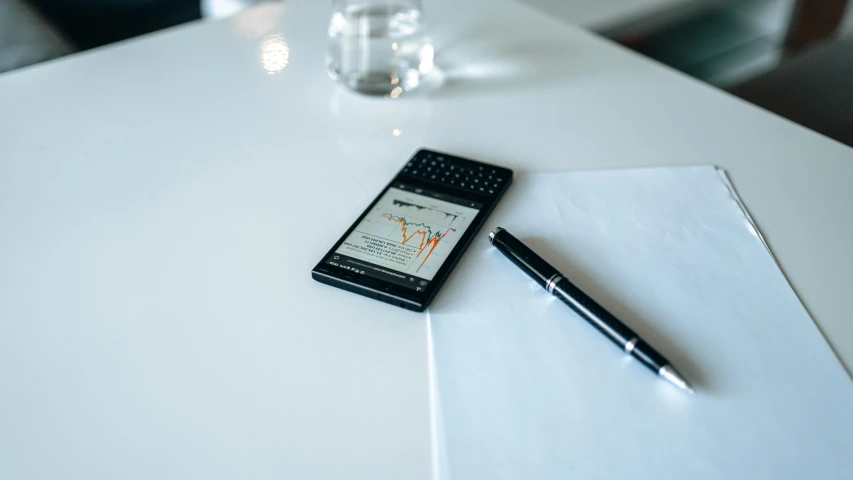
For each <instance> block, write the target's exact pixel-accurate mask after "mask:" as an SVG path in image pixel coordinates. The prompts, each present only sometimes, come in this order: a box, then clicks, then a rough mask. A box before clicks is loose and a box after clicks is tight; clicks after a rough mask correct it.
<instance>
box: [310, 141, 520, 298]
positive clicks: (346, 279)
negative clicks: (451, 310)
mask: <svg viewBox="0 0 853 480" xmlns="http://www.w3.org/2000/svg"><path fill="white" fill-rule="evenodd" d="M511 179H512V172H511V171H510V170H507V169H505V168H501V167H496V166H494V165H488V164H484V163H480V162H473V161H471V160H466V159H461V158H458V157H453V156H451V155H447V154H442V153H439V152H433V151H429V150H421V151H419V152H418V153H417V154H415V156H414V157H413V158H412V159H411V160H410V161H409V162H408V163H407V164H406V165H405V166H404V167H403V170H402V171H401V172H400V173H399V174H398V175H397V177H395V178H394V179H393V180H392V182H391V183H390V184H389V185H388V186H387V187H386V188H385V189H384V190H383V191H382V193H381V194H380V195H379V196H378V197H377V199H376V200H374V202H373V203H372V204H371V205H370V206H369V207H368V209H367V210H366V211H365V212H364V213H363V214H362V215H361V216H360V217H359V219H358V220H357V221H356V222H355V223H354V224H353V225H352V226H351V227H350V228H349V230H348V231H347V232H346V233H345V234H344V236H343V237H341V239H339V240H338V242H337V243H336V244H335V246H334V247H333V248H332V249H331V250H330V251H329V253H328V254H327V255H326V257H325V258H324V259H323V260H322V261H321V262H320V264H318V265H317V267H315V268H314V270H313V272H312V274H313V276H314V278H315V279H316V280H318V281H320V282H323V283H328V284H331V285H334V286H338V287H340V288H344V289H346V290H349V291H353V292H356V293H360V294H362V295H367V296H370V297H373V298H377V299H380V300H383V301H385V302H388V303H393V304H395V305H398V306H402V307H404V308H409V309H413V310H418V311H420V310H423V309H424V308H425V307H426V305H427V304H428V303H429V301H430V300H431V298H432V297H433V296H434V295H435V293H436V291H437V289H438V287H439V286H440V285H441V284H442V283H443V282H444V280H445V278H446V277H447V275H448V274H449V272H450V269H451V268H452V267H453V265H454V264H455V263H456V261H457V260H458V258H459V256H460V255H461V253H462V251H464V249H465V247H467V245H468V243H470V241H471V238H472V236H473V234H474V233H476V231H477V230H479V228H480V226H481V225H482V223H483V221H484V220H485V218H486V216H487V215H488V214H489V213H490V212H491V210H492V209H493V208H494V206H495V204H496V203H497V200H498V199H499V198H500V196H501V195H502V194H503V192H504V191H505V190H506V188H507V187H508V185H509V183H510V181H511Z"/></svg>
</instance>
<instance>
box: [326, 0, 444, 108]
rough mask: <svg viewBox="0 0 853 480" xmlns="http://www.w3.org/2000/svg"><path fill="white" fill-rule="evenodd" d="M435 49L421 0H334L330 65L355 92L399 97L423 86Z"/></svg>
mask: <svg viewBox="0 0 853 480" xmlns="http://www.w3.org/2000/svg"><path fill="white" fill-rule="evenodd" d="M434 53H435V51H434V49H433V46H432V44H431V43H430V41H429V38H428V37H427V35H426V22H425V21H424V15H423V8H422V7H421V0H332V18H331V20H330V21H329V48H328V53H327V57H326V68H327V69H328V71H329V76H331V77H332V78H333V79H334V80H336V81H338V82H340V83H341V84H342V85H344V86H346V87H348V88H350V89H351V90H354V91H356V92H360V93H365V94H368V95H385V96H389V97H391V98H397V97H399V96H400V95H401V94H402V93H403V92H408V91H411V90H414V89H416V88H417V87H418V85H420V84H421V77H422V76H423V75H425V74H427V73H429V72H430V71H431V70H432V69H433V67H434V64H433V55H434Z"/></svg>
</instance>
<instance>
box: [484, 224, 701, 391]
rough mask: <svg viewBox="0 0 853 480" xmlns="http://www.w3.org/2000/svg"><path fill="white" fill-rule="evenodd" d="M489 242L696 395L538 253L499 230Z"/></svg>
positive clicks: (661, 373)
mask: <svg viewBox="0 0 853 480" xmlns="http://www.w3.org/2000/svg"><path fill="white" fill-rule="evenodd" d="M489 241H490V242H492V245H494V247H495V248H497V249H498V250H499V251H500V252H501V253H503V254H504V255H506V257H507V258H509V259H510V260H511V261H512V263H514V264H515V265H516V266H517V267H518V268H520V269H521V270H522V271H524V273H526V274H527V275H529V276H530V278H532V279H533V280H535V281H536V283H538V284H539V286H541V287H542V288H544V289H545V290H546V291H547V292H548V293H550V294H551V295H553V296H555V297H557V298H559V299H560V300H562V301H563V303H565V304H566V305H568V306H569V308H571V309H572V310H574V311H575V312H576V313H577V314H578V315H580V316H581V317H583V318H584V320H586V321H587V322H589V323H591V324H592V326H593V327H595V328H596V329H598V331H599V332H601V333H603V334H604V335H605V336H607V338H609V339H610V340H612V341H613V343H615V344H616V345H618V346H619V348H621V349H623V350H624V351H625V353H628V354H629V355H632V356H633V357H634V358H636V359H637V360H639V361H640V363H642V364H643V365H645V366H647V367H649V368H650V369H651V370H652V371H654V372H657V374H658V375H659V376H661V377H663V378H664V379H665V380H667V381H669V382H670V383H672V384H673V385H675V386H676V387H678V388H681V389H683V390H686V391H688V392H690V393H693V389H692V388H690V385H689V384H688V383H687V381H685V380H684V378H683V377H682V376H681V375H680V374H679V373H678V371H676V370H675V368H674V367H673V366H672V365H671V364H670V363H669V360H667V359H666V358H664V356H663V355H661V354H660V353H658V352H657V350H655V349H654V348H652V346H651V345H649V344H648V343H646V342H645V341H643V339H641V338H640V337H639V335H637V334H636V333H635V332H634V331H633V330H631V329H630V328H629V327H628V326H627V325H625V324H624V323H622V322H620V321H619V319H617V318H616V317H614V316H613V315H612V314H611V313H610V312H608V311H607V310H605V309H604V307H602V306H601V305H599V304H598V303H596V302H595V300H593V299H591V298H589V296H587V295H586V294H585V293H583V292H581V291H580V289H579V288H578V287H576V286H574V285H573V284H572V282H570V281H569V280H568V279H567V278H566V277H564V276H563V275H562V274H561V273H560V272H559V271H558V270H557V269H556V268H554V267H552V266H551V265H550V264H549V263H548V262H546V261H545V260H543V259H542V257H540V256H539V255H537V254H536V253H534V252H533V250H531V249H530V248H528V247H527V245H525V244H524V243H522V242H521V241H520V240H519V239H517V238H515V237H514V236H512V235H511V234H510V233H509V232H507V231H506V230H504V229H503V228H500V227H498V228H496V229H494V230H493V231H492V232H491V233H489Z"/></svg>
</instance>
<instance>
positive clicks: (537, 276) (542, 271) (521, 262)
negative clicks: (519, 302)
mask: <svg viewBox="0 0 853 480" xmlns="http://www.w3.org/2000/svg"><path fill="white" fill-rule="evenodd" d="M490 238H491V241H492V245H493V246H494V247H495V248H497V249H498V251H500V252H501V253H503V254H504V255H505V256H506V257H507V258H509V260H510V261H511V262H512V263H514V264H515V265H516V266H517V267H518V268H520V269H521V270H522V271H523V272H524V273H526V274H527V276H529V277H530V278H532V279H533V280H534V281H535V282H536V283H538V284H539V286H540V287H542V288H546V284H547V283H548V280H550V279H552V278H554V277H555V276H556V275H558V274H559V273H560V272H558V271H557V269H556V268H554V267H552V266H551V265H550V264H549V263H548V262H546V261H545V260H543V259H542V257H540V256H539V255H537V254H536V253H534V252H533V250H531V249H529V248H527V246H526V245H525V244H523V243H521V241H520V240H518V239H517V238H515V237H514V236H513V235H512V234H511V233H509V232H507V231H506V230H504V229H497V230H495V232H493V235H491V236H490Z"/></svg>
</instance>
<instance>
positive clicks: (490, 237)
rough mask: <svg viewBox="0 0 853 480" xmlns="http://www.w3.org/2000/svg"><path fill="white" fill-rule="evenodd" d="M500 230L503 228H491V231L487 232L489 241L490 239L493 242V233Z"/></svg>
mask: <svg viewBox="0 0 853 480" xmlns="http://www.w3.org/2000/svg"><path fill="white" fill-rule="evenodd" d="M501 230H503V228H501V227H498V228H496V229H494V230H492V231H491V232H489V241H490V242H494V241H495V235H496V234H497V233H498V232H500V231H501Z"/></svg>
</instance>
